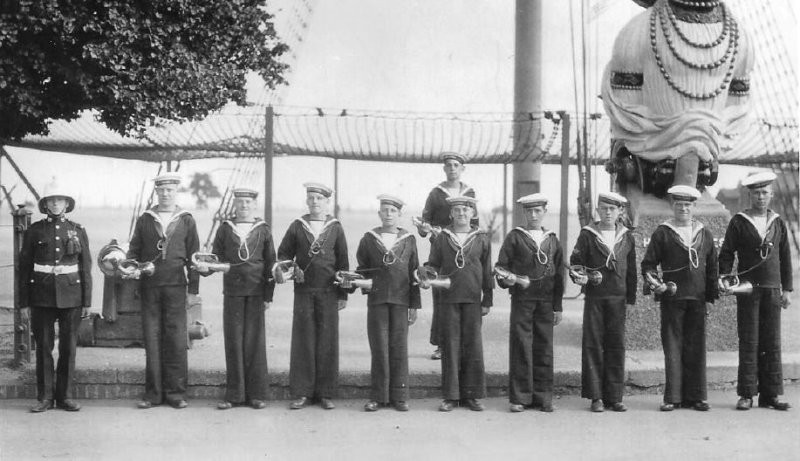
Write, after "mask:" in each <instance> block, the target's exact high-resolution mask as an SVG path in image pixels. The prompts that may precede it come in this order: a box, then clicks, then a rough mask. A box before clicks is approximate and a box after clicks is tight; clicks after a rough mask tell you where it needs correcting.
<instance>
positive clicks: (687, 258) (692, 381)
mask: <svg viewBox="0 0 800 461" xmlns="http://www.w3.org/2000/svg"><path fill="white" fill-rule="evenodd" d="M659 265H660V266H661V270H662V271H663V280H664V281H665V282H666V281H673V282H675V283H676V284H677V291H676V293H675V295H673V296H661V342H662V345H663V348H664V361H665V367H664V368H665V373H666V385H665V386H664V402H665V403H673V404H677V403H681V402H684V403H693V402H697V401H700V400H705V399H706V395H707V389H706V388H707V386H706V331H705V322H706V306H705V303H707V302H708V303H711V302H714V300H715V299H716V298H717V296H718V292H717V251H716V248H715V247H714V237H713V236H712V235H711V232H710V231H709V230H708V229H706V228H704V227H703V225H702V224H701V223H699V222H697V221H693V222H692V243H691V246H689V247H687V246H686V244H685V243H684V242H683V240H682V239H681V237H680V235H679V234H678V232H677V231H676V228H675V225H674V223H673V221H672V220H670V221H667V222H665V223H662V224H661V225H659V226H658V227H657V228H656V230H655V232H653V236H652V238H651V239H650V244H649V245H648V246H647V250H646V251H645V255H644V258H643V259H642V274H644V273H646V272H648V271H656V268H657V267H658V266H659Z"/></svg>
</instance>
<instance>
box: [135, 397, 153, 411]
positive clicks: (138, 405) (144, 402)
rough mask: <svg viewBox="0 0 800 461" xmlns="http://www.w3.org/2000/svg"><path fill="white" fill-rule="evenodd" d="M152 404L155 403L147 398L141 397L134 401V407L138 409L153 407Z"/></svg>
mask: <svg viewBox="0 0 800 461" xmlns="http://www.w3.org/2000/svg"><path fill="white" fill-rule="evenodd" d="M154 406H155V404H153V402H151V401H149V400H147V399H142V400H139V401H138V402H136V408H138V409H140V410H147V409H148V408H153V407H154Z"/></svg>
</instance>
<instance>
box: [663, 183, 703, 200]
mask: <svg viewBox="0 0 800 461" xmlns="http://www.w3.org/2000/svg"><path fill="white" fill-rule="evenodd" d="M667 193H668V194H669V195H671V196H672V198H673V199H675V200H685V201H688V202H694V201H695V200H697V199H699V198H700V191H699V190H697V189H695V188H694V187H692V186H685V185H683V184H680V185H677V186H672V187H670V188H669V189H668V190H667Z"/></svg>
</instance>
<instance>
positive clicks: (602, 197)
mask: <svg viewBox="0 0 800 461" xmlns="http://www.w3.org/2000/svg"><path fill="white" fill-rule="evenodd" d="M601 202H602V203H610V204H612V205H616V206H618V207H623V206H625V204H626V203H628V199H626V198H625V197H623V196H621V195H619V194H618V193H616V192H600V193H599V194H597V203H601Z"/></svg>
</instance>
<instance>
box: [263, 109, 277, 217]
mask: <svg viewBox="0 0 800 461" xmlns="http://www.w3.org/2000/svg"><path fill="white" fill-rule="evenodd" d="M274 118H275V114H274V112H273V109H272V106H267V113H266V117H265V120H264V122H265V123H264V222H266V223H267V224H269V226H270V228H271V227H272V158H273V157H274V155H275V151H274V144H273V137H274V136H273V135H274V131H273V129H274V125H273V123H274Z"/></svg>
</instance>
